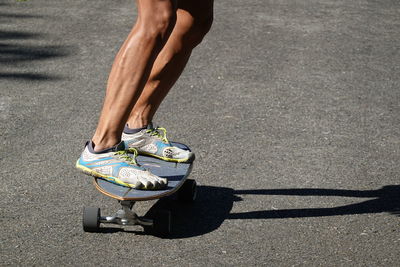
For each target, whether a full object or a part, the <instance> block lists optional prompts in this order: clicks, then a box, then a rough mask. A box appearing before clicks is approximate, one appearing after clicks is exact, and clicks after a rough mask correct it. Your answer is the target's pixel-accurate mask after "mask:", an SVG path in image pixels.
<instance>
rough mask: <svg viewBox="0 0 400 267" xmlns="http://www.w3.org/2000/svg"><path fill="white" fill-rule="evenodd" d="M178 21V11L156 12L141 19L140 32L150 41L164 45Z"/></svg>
mask: <svg viewBox="0 0 400 267" xmlns="http://www.w3.org/2000/svg"><path fill="white" fill-rule="evenodd" d="M175 23H176V13H175V12H174V11H173V10H164V11H163V12H156V13H153V14H150V15H148V16H143V17H142V18H140V19H139V27H138V28H139V34H140V35H141V36H142V38H143V39H144V40H147V41H148V42H156V44H159V45H163V44H164V43H165V42H166V41H167V39H168V37H169V35H170V34H171V32H172V29H173V28H174V26H175Z"/></svg>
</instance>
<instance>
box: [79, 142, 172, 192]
mask: <svg viewBox="0 0 400 267" xmlns="http://www.w3.org/2000/svg"><path fill="white" fill-rule="evenodd" d="M130 152H132V153H133V154H128V153H127V152H126V151H125V145H124V142H121V143H120V144H118V145H117V146H115V147H112V148H109V149H106V150H103V151H101V152H95V151H94V149H93V143H92V142H88V143H87V144H86V147H85V150H84V151H83V152H82V155H81V157H80V158H79V159H78V161H77V162H76V167H77V168H78V169H80V170H81V171H83V172H84V173H85V174H88V175H91V176H95V177H99V178H102V179H105V180H107V181H109V182H112V183H115V184H119V185H122V186H126V187H131V188H135V189H142V190H158V189H163V188H165V187H166V186H167V184H168V180H167V179H165V178H161V177H158V176H156V175H154V174H152V173H150V172H149V171H147V170H146V169H144V168H143V167H140V166H139V164H138V163H137V162H136V160H135V158H136V155H137V152H136V151H135V150H134V149H131V150H130Z"/></svg>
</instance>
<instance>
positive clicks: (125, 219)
mask: <svg viewBox="0 0 400 267" xmlns="http://www.w3.org/2000/svg"><path fill="white" fill-rule="evenodd" d="M119 203H120V204H121V209H119V210H118V211H117V212H116V213H115V215H114V216H101V215H100V208H93V207H84V209H83V229H84V231H85V232H98V231H99V230H100V223H104V224H116V225H123V226H128V225H140V226H142V227H143V228H144V229H145V231H146V232H148V233H151V234H154V235H158V236H163V235H167V234H169V233H170V232H171V212H170V211H166V210H160V211H157V212H156V213H155V214H154V216H153V218H145V217H140V216H138V215H137V214H136V212H134V211H133V206H134V204H135V203H136V202H135V201H132V200H121V201H119Z"/></svg>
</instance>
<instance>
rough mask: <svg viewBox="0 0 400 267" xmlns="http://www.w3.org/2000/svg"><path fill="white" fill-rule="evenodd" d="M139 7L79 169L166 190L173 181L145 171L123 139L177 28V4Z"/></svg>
mask: <svg viewBox="0 0 400 267" xmlns="http://www.w3.org/2000/svg"><path fill="white" fill-rule="evenodd" d="M137 6H138V19H137V22H136V25H135V26H134V28H133V29H132V31H131V33H130V34H129V36H128V38H127V40H126V41H125V42H124V44H123V45H122V47H121V49H120V51H119V52H118V55H117V56H116V59H115V61H114V64H113V66H112V69H111V73H110V77H109V80H108V84H107V91H106V96H105V100H104V104H103V109H102V112H101V115H100V119H99V123H98V126H97V129H96V132H95V134H94V136H93V138H92V141H91V142H88V144H87V145H86V147H85V149H84V151H83V152H82V154H81V157H80V158H79V159H78V161H77V162H76V167H77V168H78V169H80V170H82V171H83V172H85V173H86V174H89V175H92V176H95V177H101V178H103V179H106V180H108V181H110V182H114V183H117V184H120V185H123V186H128V187H133V188H137V189H160V188H164V187H165V186H166V184H167V183H168V181H167V179H165V178H161V177H158V176H156V175H153V174H151V173H150V172H149V171H147V170H146V169H144V168H142V167H140V166H139V165H138V164H137V162H136V161H135V157H132V156H130V155H128V154H127V152H126V151H125V149H126V147H125V145H124V143H123V142H120V140H121V135H122V131H123V128H124V125H125V123H126V121H127V119H128V116H129V114H130V112H131V109H132V107H133V106H134V104H135V102H136V100H137V99H138V97H139V96H140V93H141V92H142V90H143V87H144V85H145V83H146V81H147V80H148V77H149V74H150V71H151V69H152V66H153V63H154V61H155V59H156V57H157V55H158V53H159V52H160V51H161V49H162V48H163V46H164V45H165V43H166V41H167V39H168V37H169V35H170V33H171V31H172V29H173V27H174V25H175V22H176V6H175V5H174V0H137ZM131 152H135V150H134V151H131ZM135 153H136V152H135Z"/></svg>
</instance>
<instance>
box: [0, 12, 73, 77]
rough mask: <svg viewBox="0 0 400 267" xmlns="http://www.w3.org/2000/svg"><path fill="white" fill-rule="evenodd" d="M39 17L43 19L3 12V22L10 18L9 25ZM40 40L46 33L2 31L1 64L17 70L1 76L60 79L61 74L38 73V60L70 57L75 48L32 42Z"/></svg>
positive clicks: (1, 18)
mask: <svg viewBox="0 0 400 267" xmlns="http://www.w3.org/2000/svg"><path fill="white" fill-rule="evenodd" d="M36 18H41V16H35V15H25V14H12V13H3V12H1V13H0V21H4V20H7V22H8V24H12V23H14V22H15V23H16V22H17V20H19V19H36ZM36 39H45V35H43V34H41V33H31V32H26V31H18V30H17V31H9V30H0V64H1V65H2V66H3V67H8V68H9V69H13V70H10V71H3V72H0V79H22V80H43V81H44V80H56V79H60V77H59V76H55V75H50V74H47V73H38V71H37V69H38V68H37V65H36V63H35V62H39V61H43V60H48V59H53V58H57V57H65V56H68V55H69V54H71V51H70V50H71V49H70V48H67V47H64V46H49V45H34V44H32V40H36ZM27 62H29V64H27ZM22 64H23V65H22ZM14 69H15V70H14Z"/></svg>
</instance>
